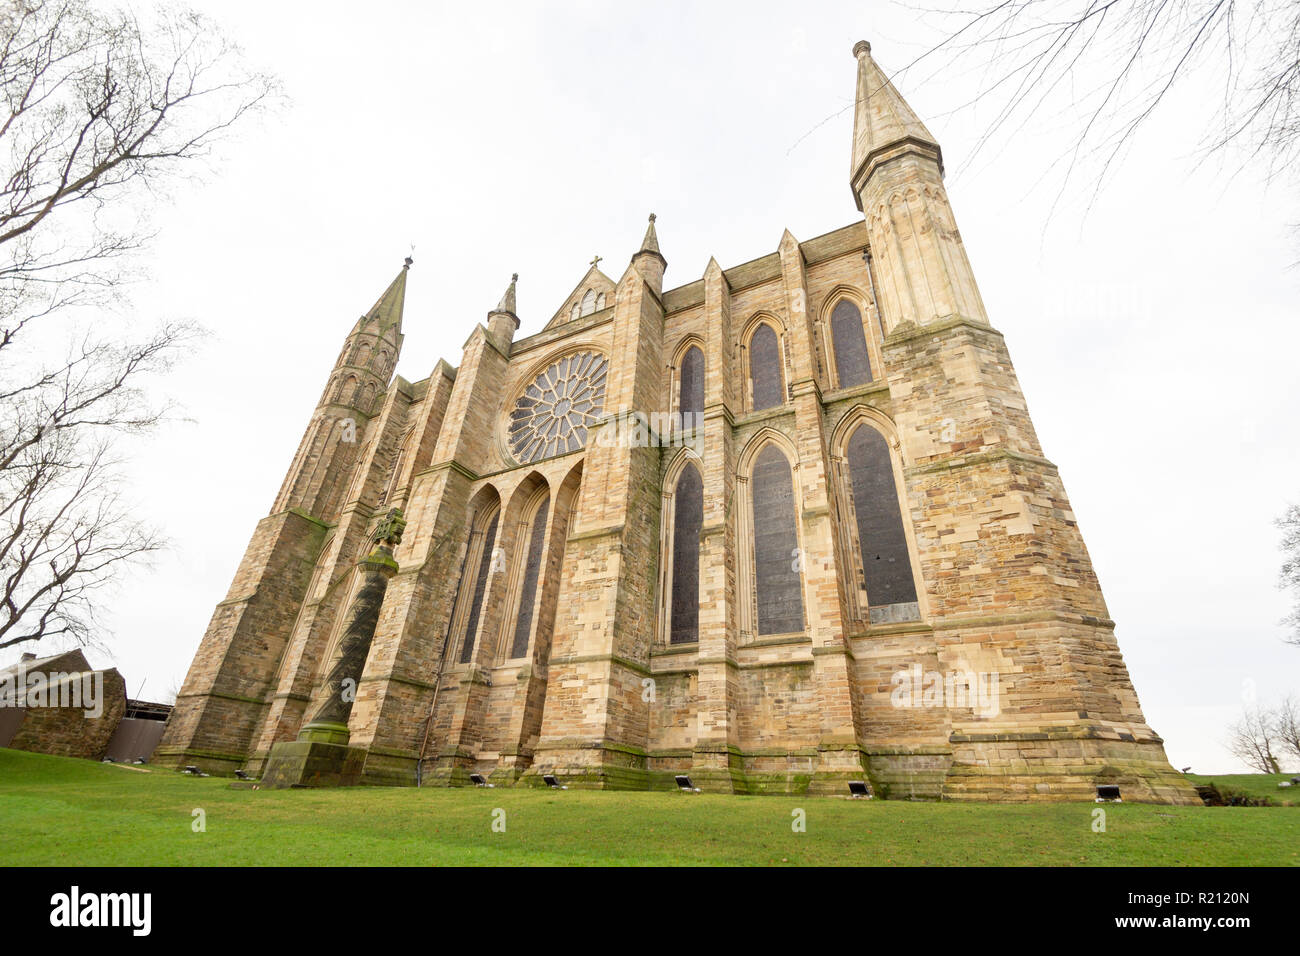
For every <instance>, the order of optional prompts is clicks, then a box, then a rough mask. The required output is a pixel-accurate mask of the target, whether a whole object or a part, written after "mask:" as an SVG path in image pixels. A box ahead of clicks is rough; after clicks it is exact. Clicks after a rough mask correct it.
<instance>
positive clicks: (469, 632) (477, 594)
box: [460, 511, 501, 664]
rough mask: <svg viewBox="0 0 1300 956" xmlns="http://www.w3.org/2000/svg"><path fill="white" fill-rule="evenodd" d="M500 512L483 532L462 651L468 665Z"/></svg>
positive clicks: (462, 659)
mask: <svg viewBox="0 0 1300 956" xmlns="http://www.w3.org/2000/svg"><path fill="white" fill-rule="evenodd" d="M500 517H501V513H500V511H498V512H497V513H496V514H494V515H492V521H491V523H490V524H489V525H488V526H487V530H486V531H484V532H483V544H482V547H483V551H482V554H481V556H480V557H479V562H478V576H477V578H476V579H475V582H474V596H473V599H472V600H471V602H470V606H469V619H468V621H466V623H465V641H464V643H463V644H462V645H461V649H460V662H461V663H462V664H468V663H469V662H470V661H471V660H472V659H473V657H474V638H475V636H476V634H475V632H476V631H477V630H478V618H479V614H480V613H481V612H482V610H483V595H484V593H485V592H486V591H487V585H488V578H489V577H490V576H491V574H492V549H493V548H495V547H496V541H497V519H498V518H500Z"/></svg>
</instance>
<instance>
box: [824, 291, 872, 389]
mask: <svg viewBox="0 0 1300 956" xmlns="http://www.w3.org/2000/svg"><path fill="white" fill-rule="evenodd" d="M831 343H832V346H833V348H834V351H835V372H836V375H837V377H838V378H839V385H840V388H852V387H853V386H855V385H866V384H867V383H868V382H870V381H871V355H870V353H869V352H868V351H867V333H866V331H865V330H864V329H863V327H862V313H861V312H860V311H858V307H857V306H856V305H854V304H853V303H852V302H850V301H849V300H848V299H841V300H840V301H839V302H837V303H835V308H834V309H832V310H831Z"/></svg>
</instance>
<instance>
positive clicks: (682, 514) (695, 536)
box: [668, 464, 704, 644]
mask: <svg viewBox="0 0 1300 956" xmlns="http://www.w3.org/2000/svg"><path fill="white" fill-rule="evenodd" d="M703 524H704V481H703V479H701V478H700V472H699V469H697V468H696V467H695V466H694V465H693V464H688V465H687V466H686V467H685V468H683V469H682V473H681V475H680V476H679V477H678V479H677V489H676V491H674V492H673V592H672V603H671V604H670V605H669V614H670V617H669V626H668V641H669V643H671V644H693V643H695V642H696V641H698V640H699V639H700V528H701V527H702V526H703Z"/></svg>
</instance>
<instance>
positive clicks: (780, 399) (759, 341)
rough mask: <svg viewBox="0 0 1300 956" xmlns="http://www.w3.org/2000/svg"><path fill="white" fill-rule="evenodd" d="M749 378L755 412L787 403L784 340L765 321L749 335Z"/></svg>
mask: <svg viewBox="0 0 1300 956" xmlns="http://www.w3.org/2000/svg"><path fill="white" fill-rule="evenodd" d="M749 380H750V382H751V383H752V386H753V396H754V401H753V411H760V410H762V409H764V408H775V407H776V406H777V405H782V404H784V403H785V376H784V375H782V374H781V343H780V341H779V340H778V339H777V335H776V330H775V329H774V328H772V326H770V325H768V324H767V323H766V322H764V323H762V324H761V325H759V327H758V328H757V329H755V330H754V334H753V335H751V336H750V338H749Z"/></svg>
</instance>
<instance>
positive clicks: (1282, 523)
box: [1274, 505, 1300, 647]
mask: <svg viewBox="0 0 1300 956" xmlns="http://www.w3.org/2000/svg"><path fill="white" fill-rule="evenodd" d="M1274 523H1275V524H1276V525H1277V526H1278V528H1280V529H1281V531H1282V544H1281V545H1280V547H1281V549H1282V554H1283V555H1284V557H1283V560H1282V571H1281V573H1280V574H1279V575H1278V583H1277V586H1278V587H1279V588H1281V589H1282V590H1284V591H1290V592H1291V593H1292V594H1293V595H1294V596H1295V602H1296V603H1295V608H1294V609H1293V610H1292V611H1291V613H1290V614H1288V615H1287V616H1286V617H1285V618H1283V620H1282V624H1283V625H1284V626H1286V627H1289V628H1290V629H1291V634H1290V636H1289V637H1288V638H1287V639H1286V640H1287V643H1288V644H1294V645H1296V646H1297V647H1300V505H1291V507H1289V508H1287V509H1286V512H1285V513H1284V514H1283V515H1282V517H1280V518H1278V519H1277V521H1276V522H1274Z"/></svg>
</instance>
